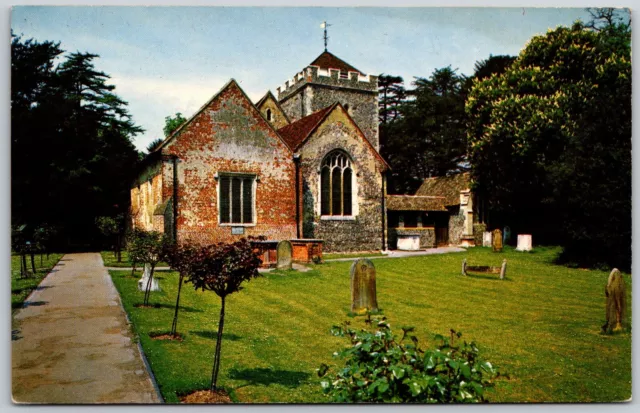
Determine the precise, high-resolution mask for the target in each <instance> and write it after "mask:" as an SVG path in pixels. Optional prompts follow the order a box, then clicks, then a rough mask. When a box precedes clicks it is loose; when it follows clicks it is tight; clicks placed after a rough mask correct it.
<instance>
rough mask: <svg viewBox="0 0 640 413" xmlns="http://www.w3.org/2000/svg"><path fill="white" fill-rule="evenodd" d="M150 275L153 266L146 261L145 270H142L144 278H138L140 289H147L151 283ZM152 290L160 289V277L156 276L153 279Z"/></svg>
mask: <svg viewBox="0 0 640 413" xmlns="http://www.w3.org/2000/svg"><path fill="white" fill-rule="evenodd" d="M149 277H151V266H150V265H149V264H148V263H145V264H144V271H143V272H142V278H140V279H139V280H138V290H139V291H146V290H147V284H149ZM151 291H160V286H159V285H158V279H157V278H155V277H154V278H153V279H152V280H151Z"/></svg>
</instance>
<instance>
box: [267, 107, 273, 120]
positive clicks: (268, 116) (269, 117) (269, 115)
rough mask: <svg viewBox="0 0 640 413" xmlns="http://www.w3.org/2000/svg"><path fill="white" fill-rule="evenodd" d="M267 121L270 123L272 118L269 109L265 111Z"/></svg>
mask: <svg viewBox="0 0 640 413" xmlns="http://www.w3.org/2000/svg"><path fill="white" fill-rule="evenodd" d="M267 120H268V121H269V122H271V121H272V120H273V118H272V117H271V109H267Z"/></svg>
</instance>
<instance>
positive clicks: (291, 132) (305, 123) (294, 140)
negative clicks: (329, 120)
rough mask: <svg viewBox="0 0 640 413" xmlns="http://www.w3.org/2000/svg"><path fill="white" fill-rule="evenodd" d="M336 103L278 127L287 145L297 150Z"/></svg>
mask: <svg viewBox="0 0 640 413" xmlns="http://www.w3.org/2000/svg"><path fill="white" fill-rule="evenodd" d="M336 105H337V103H334V104H333V105H331V106H327V107H326V108H324V109H321V110H319V111H317V112H313V113H312V114H311V115H309V116H305V117H304V118H301V119H298V120H297V121H295V122H293V123H291V124H289V125H287V126H285V127H283V128H280V129H278V133H279V134H280V136H281V137H282V139H284V141H285V142H286V143H287V145H289V147H290V148H291V149H293V150H294V151H295V150H297V149H298V147H300V145H302V143H303V142H304V141H305V140H306V139H307V137H308V136H309V135H310V134H311V132H313V131H314V129H315V128H316V127H317V126H318V125H319V124H320V123H321V122H322V120H323V119H324V118H325V117H326V116H327V115H328V114H329V112H331V110H332V109H333V108H334V107H335V106H336Z"/></svg>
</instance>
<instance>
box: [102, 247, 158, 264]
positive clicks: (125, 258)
mask: <svg viewBox="0 0 640 413" xmlns="http://www.w3.org/2000/svg"><path fill="white" fill-rule="evenodd" d="M100 256H102V261H104V266H105V267H122V268H131V266H132V264H131V261H129V253H128V252H127V251H126V250H122V253H121V255H120V258H121V261H120V262H118V259H117V258H116V255H115V253H114V252H113V251H101V252H100ZM157 266H158V267H168V266H169V264H167V263H166V262H164V261H163V262H159V263H158V265H157Z"/></svg>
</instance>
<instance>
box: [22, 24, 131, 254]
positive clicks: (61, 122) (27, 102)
mask: <svg viewBox="0 0 640 413" xmlns="http://www.w3.org/2000/svg"><path fill="white" fill-rule="evenodd" d="M11 52H12V55H11V78H12V89H11V106H12V111H11V139H12V145H11V156H12V162H11V168H12V171H11V172H12V197H11V201H12V222H13V223H14V224H28V225H29V226H30V227H37V226H39V225H41V224H42V223H49V224H51V225H55V226H57V227H60V228H61V229H62V231H64V233H63V234H61V235H64V237H61V239H65V240H70V241H71V242H73V243H91V242H93V240H95V239H97V237H96V236H97V235H98V229H97V227H96V226H95V225H94V222H95V218H96V217H98V216H115V215H118V214H120V213H124V212H126V210H127V207H128V202H129V188H128V187H127V185H126V184H124V183H125V182H129V181H130V178H131V173H132V171H133V170H134V169H135V165H136V163H137V161H138V154H137V151H136V150H135V148H134V146H133V144H132V142H131V139H132V138H133V137H134V136H135V135H136V134H138V133H140V132H141V131H142V129H141V128H139V127H137V126H136V125H135V124H134V123H133V122H132V120H131V116H130V115H129V113H128V112H127V110H126V105H127V104H126V102H124V101H123V100H122V99H120V98H119V97H118V96H117V95H116V94H115V93H114V86H113V85H109V84H108V79H109V76H108V75H107V74H105V73H103V72H100V71H98V70H96V69H95V67H94V62H95V60H96V59H97V58H98V56H97V55H95V54H91V53H72V54H69V55H66V56H63V55H62V54H63V50H62V49H60V47H59V44H57V43H53V42H43V43H38V42H35V41H33V40H23V39H22V38H21V37H19V36H15V35H13V38H12V44H11ZM42 205H46V206H47V207H46V208H43V207H42Z"/></svg>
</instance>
